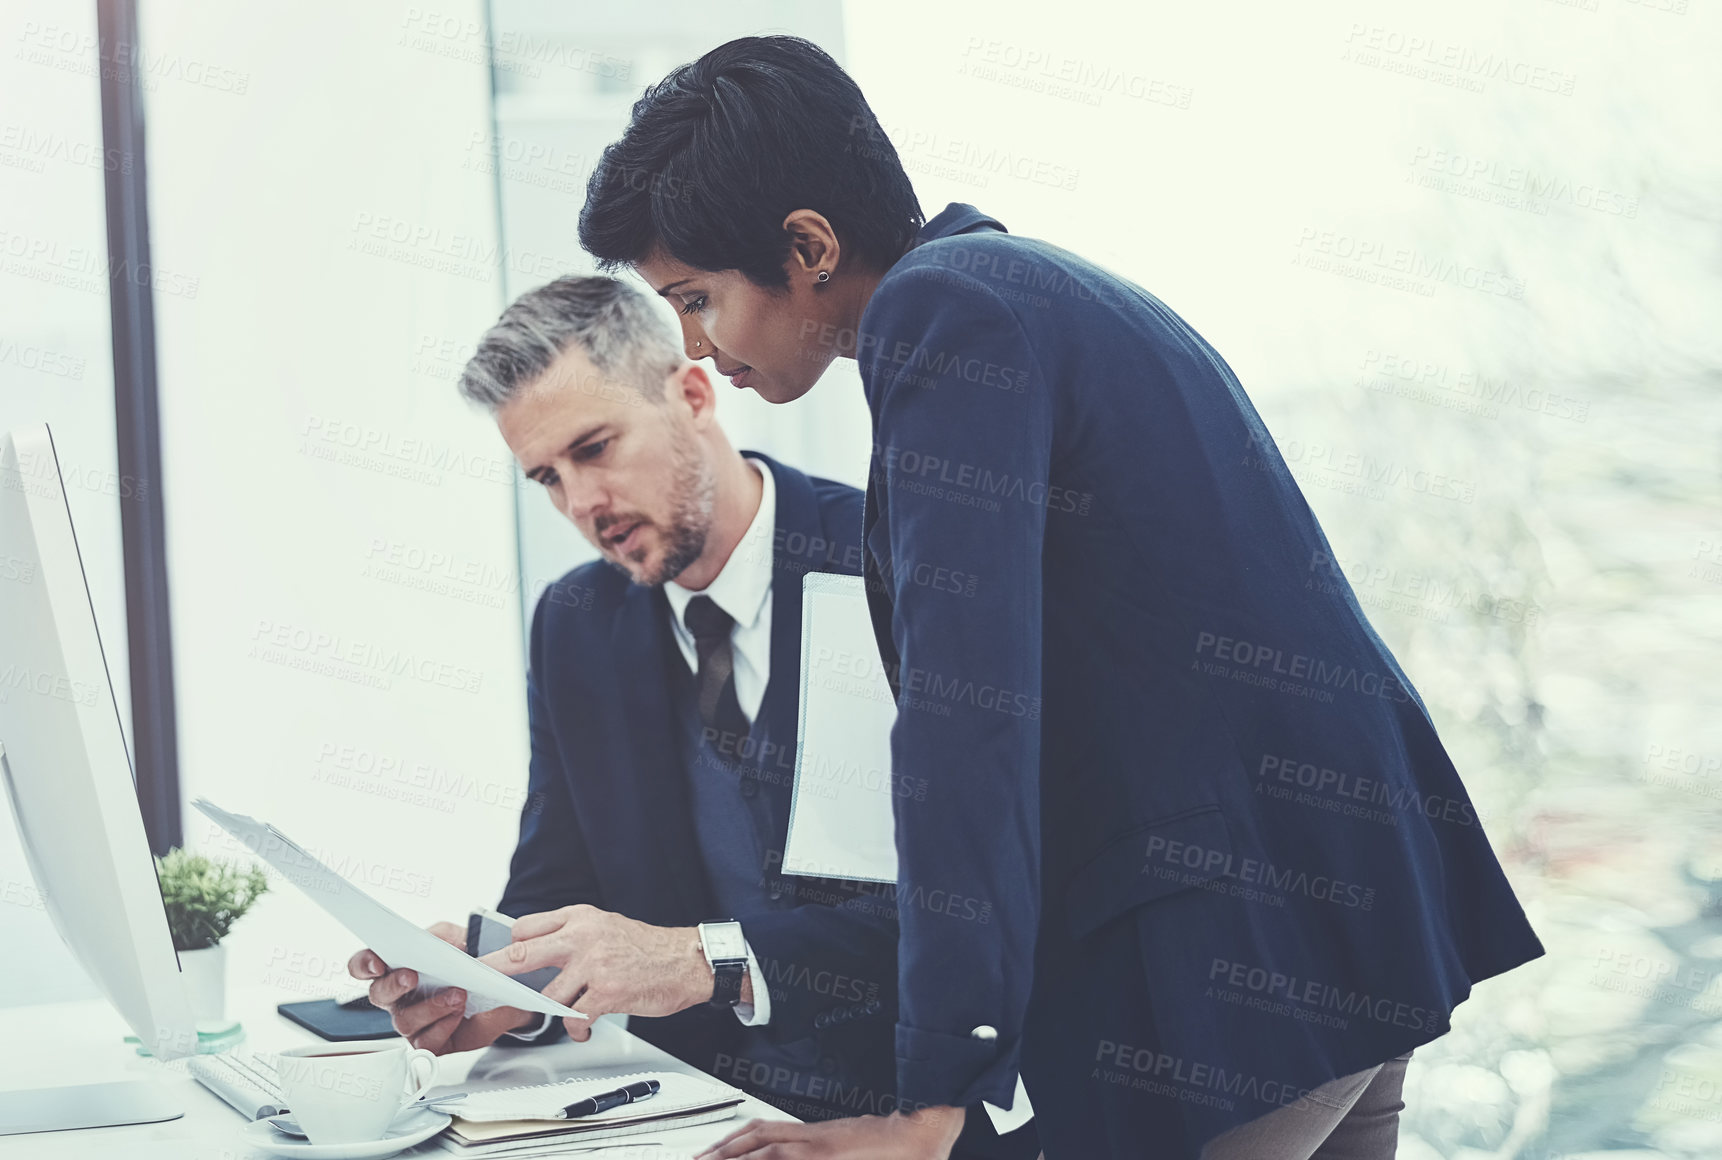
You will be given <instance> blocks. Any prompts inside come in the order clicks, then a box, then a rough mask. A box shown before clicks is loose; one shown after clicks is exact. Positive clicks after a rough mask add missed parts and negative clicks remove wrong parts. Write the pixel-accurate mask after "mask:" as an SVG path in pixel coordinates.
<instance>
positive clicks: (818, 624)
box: [783, 572, 897, 882]
mask: <svg viewBox="0 0 1722 1160" xmlns="http://www.w3.org/2000/svg"><path fill="white" fill-rule="evenodd" d="M862 585H863V582H862V578H861V577H859V576H837V575H832V574H830V573H826V572H809V573H808V574H807V575H806V576H805V577H803V578H802V584H801V731H800V736H799V738H798V739H797V744H796V751H795V791H794V795H793V797H792V799H791V804H790V811H789V834H788V837H787V838H786V839H785V841H784V843H783V845H784V851H783V871H784V873H786V874H802V875H807V876H810V877H816V878H851V879H857V880H860V881H865V882H896V881H897V828H896V821H895V818H894V817H893V815H892V812H891V805H892V793H893V789H894V784H895V783H894V782H893V780H892V777H891V726H892V724H893V723H894V722H895V721H896V720H897V702H896V700H895V699H894V698H893V697H892V695H891V684H890V682H889V681H888V680H886V678H885V666H884V662H883V661H881V660H880V659H879V645H878V642H877V641H875V640H874V638H873V622H872V619H871V618H870V616H869V614H868V611H867V591H866V589H865V588H864V587H863V586H862Z"/></svg>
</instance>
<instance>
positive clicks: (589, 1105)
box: [556, 1079, 658, 1120]
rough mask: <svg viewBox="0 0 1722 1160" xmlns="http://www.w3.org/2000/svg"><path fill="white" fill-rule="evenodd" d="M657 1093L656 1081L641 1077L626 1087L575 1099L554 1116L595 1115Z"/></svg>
mask: <svg viewBox="0 0 1722 1160" xmlns="http://www.w3.org/2000/svg"><path fill="white" fill-rule="evenodd" d="M657 1094H658V1081H657V1080H655V1079H643V1080H641V1081H640V1082H639V1083H631V1084H629V1085H628V1086H627V1087H621V1088H617V1089H616V1090H615V1091H613V1092H605V1093H604V1094H603V1095H597V1096H587V1097H586V1098H585V1099H583V1100H575V1101H574V1102H573V1103H571V1104H569V1105H568V1106H567V1107H565V1108H563V1109H562V1110H561V1111H560V1112H558V1113H557V1114H556V1118H557V1119H559V1120H577V1119H579V1118H580V1117H581V1116H595V1115H597V1114H598V1113H599V1112H607V1111H609V1110H610V1109H611V1108H619V1107H621V1106H622V1105H623V1104H636V1103H639V1102H640V1101H641V1100H649V1099H651V1098H652V1097H653V1096H655V1095H657Z"/></svg>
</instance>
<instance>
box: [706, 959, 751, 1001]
mask: <svg viewBox="0 0 1722 1160" xmlns="http://www.w3.org/2000/svg"><path fill="white" fill-rule="evenodd" d="M711 967H712V997H711V1000H710V1003H711V1005H712V1006H713V1007H734V1006H735V1005H736V1004H737V1003H740V1002H741V983H742V979H743V978H745V977H746V975H747V960H746V959H719V960H718V961H717V962H715V963H713V964H712V965H711Z"/></svg>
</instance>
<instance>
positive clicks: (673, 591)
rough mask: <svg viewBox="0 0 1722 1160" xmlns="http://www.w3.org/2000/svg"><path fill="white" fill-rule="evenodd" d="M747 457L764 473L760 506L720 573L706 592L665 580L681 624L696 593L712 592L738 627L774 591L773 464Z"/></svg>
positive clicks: (759, 609)
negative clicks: (772, 587)
mask: <svg viewBox="0 0 1722 1160" xmlns="http://www.w3.org/2000/svg"><path fill="white" fill-rule="evenodd" d="M744 458H746V459H747V460H748V462H750V463H752V464H753V465H754V467H755V470H757V471H758V472H759V474H760V477H761V487H760V492H759V510H758V511H756V512H754V513H753V522H752V523H750V524H748V525H747V531H746V532H744V533H742V537H741V540H740V541H739V542H737V544H736V546H735V550H734V551H732V552H730V554H729V559H727V560H725V561H724V565H723V567H722V568H721V569H719V570H718V574H717V576H716V577H715V578H713V580H712V582H711V583H710V584H708V585H706V587H705V590H704V591H703V592H696V591H694V590H693V589H692V588H684V587H682V586H681V585H680V584H678V583H676V582H675V581H674V580H670V581H666V582H665V584H664V595H665V596H666V597H668V598H669V601H670V611H672V612H673V613H675V616H676V623H677V624H678V625H683V626H685V625H686V623H687V621H686V620H684V619H683V618H684V616H685V615H686V613H687V608H688V601H690V600H692V599H693V598H694V597H695V596H709V597H711V598H712V602H713V603H714V604H716V605H717V606H718V607H719V608H721V609H723V610H724V611H725V612H727V613H729V615H730V618H731V619H732V620H734V621H735V623H736V626H737V627H739V628H751V627H753V623H754V622H755V621H756V620H758V619H759V614H760V613H761V612H762V611H763V610H764V608H765V598H766V597H767V596H769V595H770V594H771V565H772V549H773V547H775V544H774V543H773V540H774V533H775V532H776V530H777V483H776V481H775V480H773V479H772V477H771V468H770V466H768V465H767V464H765V463H763V462H761V461H760V460H758V459H755V458H754V457H753V456H751V455H749V456H745V457H744Z"/></svg>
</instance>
